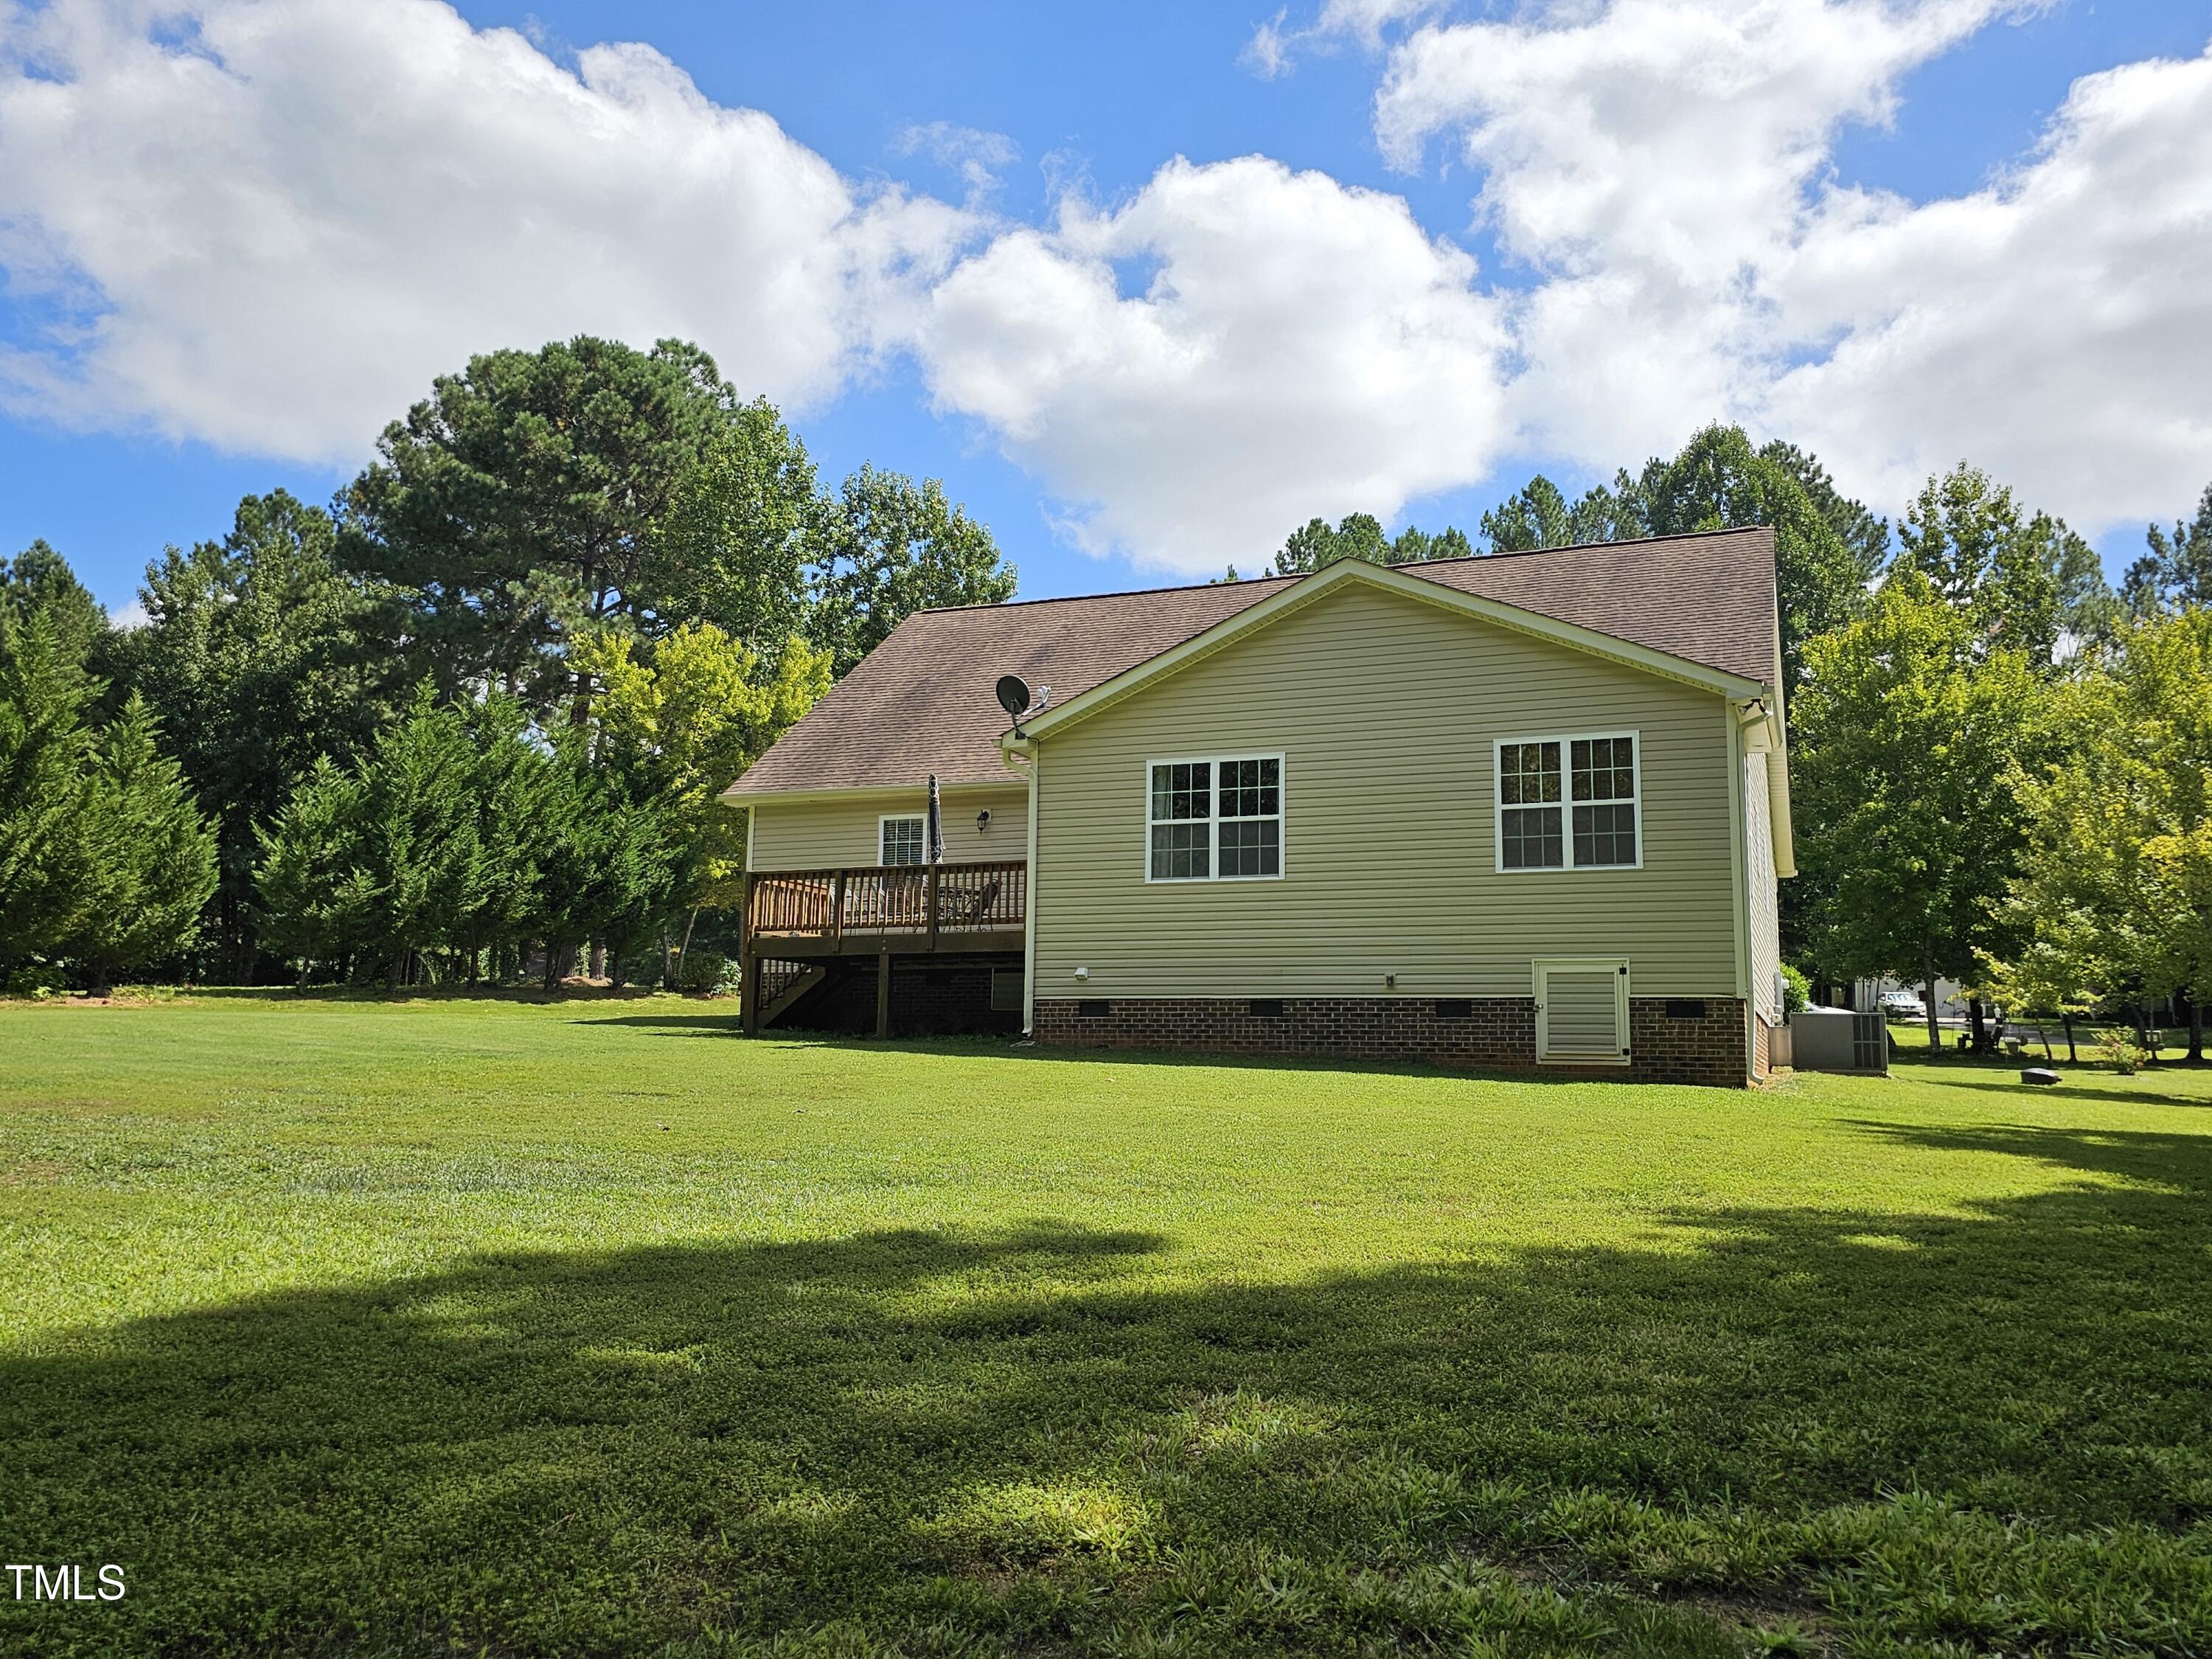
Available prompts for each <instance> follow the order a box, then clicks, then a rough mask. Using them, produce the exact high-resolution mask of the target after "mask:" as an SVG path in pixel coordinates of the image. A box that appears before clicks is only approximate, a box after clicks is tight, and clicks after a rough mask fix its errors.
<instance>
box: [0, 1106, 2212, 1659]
mask: <svg viewBox="0 0 2212 1659" xmlns="http://www.w3.org/2000/svg"><path fill="white" fill-rule="evenodd" d="M1862 1127H1863V1128H1864V1130H1865V1132H1866V1133H1870V1134H1879V1135H1882V1136H1885V1137H1889V1138H1891V1139H1899V1140H1905V1141H1907V1142H1910V1143H1911V1144H1913V1145H1916V1146H1924V1147H1927V1148H1929V1149H1934V1150H1942V1151H1952V1152H1976V1153H1990V1152H1995V1153H2001V1154H2004V1155H2008V1156H2013V1157H2018V1158H2027V1159H2031V1160H2033V1161H2036V1162H2037V1163H2039V1164H2045V1165H2047V1166H2051V1167H2056V1168H2062V1169H2065V1170H2073V1171H2075V1172H2078V1173H2079V1174H2080V1175H2081V1176H2083V1177H2084V1179H2083V1180H2082V1181H2081V1182H2072V1183H2069V1184H2067V1185H2065V1186H2063V1187H2062V1188H2059V1189H2057V1190H2054V1191H2049V1192H2044V1193H2040V1194H2035V1195H2033V1196H2027V1197H2021V1198H2014V1199H2007V1200H2002V1201H1997V1202H1991V1203H1988V1204H1984V1205H1982V1206H1978V1207H1977V1209H1976V1211H1975V1212H1974V1213H1973V1214H1972V1215H1971V1216H1967V1217H1960V1216H1959V1215H1951V1214H1945V1215H1925V1216H1923V1215H1903V1216H1900V1215H1896V1214H1886V1213H1857V1212H1848V1211H1819V1210H1798V1209H1790V1210H1776V1209H1765V1210H1762V1209H1750V1208H1720V1209H1711V1210H1704V1209H1683V1210H1679V1211H1676V1212H1672V1213H1670V1214H1668V1215H1666V1216H1664V1217H1663V1218H1661V1221H1660V1224H1659V1225H1660V1231H1661V1234H1662V1237H1659V1238H1657V1239H1656V1240H1655V1241H1654V1243H1652V1245H1651V1246H1650V1248H1644V1249H1630V1248H1620V1247H1607V1248H1570V1247H1565V1246H1557V1247H1546V1248H1534V1249H1522V1250H1519V1251H1516V1252H1514V1253H1512V1254H1510V1255H1485V1256H1483V1257H1481V1258H1480V1259H1476V1258H1474V1257H1468V1258H1464V1259H1461V1258H1450V1259H1441V1260H1435V1261H1422V1262H1417V1263H1405V1264H1400V1265H1397V1266H1393V1267H1384V1268H1381V1269H1377V1270H1373V1271H1365V1272H1357V1273H1350V1272H1347V1273H1333V1274H1328V1275H1326V1276H1322V1277H1317V1278H1312V1279H1292V1280H1270V1279H1267V1278H1266V1277H1265V1275H1264V1274H1258V1275H1245V1274H1239V1275H1237V1276H1236V1277H1234V1278H1194V1277H1192V1276H1189V1275H1188V1274H1186V1273H1183V1272H1182V1271H1181V1270H1180V1269H1179V1267H1178V1258H1177V1252H1176V1249H1175V1248H1174V1243H1173V1241H1172V1240H1170V1239H1168V1238H1165V1237H1161V1236H1159V1235H1158V1234H1156V1233H1152V1232H1148V1231H1143V1230H1141V1229H1135V1230H1125V1231H1114V1230H1094V1229H1087V1228H1084V1227H1079V1226H1073V1225H1060V1224H1055V1223H1054V1222H1052V1221H1049V1220H1041V1221H1032V1222H1027V1223H1024V1224H1022V1225H1018V1226H1013V1227H1009V1228H1005V1229H996V1230H976V1231H914V1230H905V1231H874V1232H863V1233H860V1234H855V1235H852V1236H849V1237H838V1238H832V1239H825V1240H821V1241H816V1242H806V1243H742V1242H736V1241H732V1242H730V1243H684V1244H667V1245H654V1246H651V1247H647V1248H635V1249H616V1250H609V1251H606V1252H602V1253H571V1254H545V1253H537V1252H520V1251H518V1252H499V1253H489V1254H484V1255H478V1256H476V1257H474V1258H472V1259H470V1260H467V1261H464V1262H462V1263H460V1264H459V1266H457V1267H453V1268H452V1269H451V1270H450V1271H447V1272H443V1273H436V1274H432V1275H428V1276H424V1277H420V1278H411V1279H394V1280H390V1281H386V1282H370V1283H366V1284H363V1285H355V1286H349V1287H339V1288H330V1289H322V1290H307V1291H288V1292H284V1293H280V1294H273V1295H269V1296H263V1297H253V1298H250V1299H246V1300H244V1301H240V1302H237V1303H234V1304H227V1305H223V1306H220V1307H215V1308H210V1309H206V1310H196V1311H193V1312H189V1313H184V1314H179V1315H174V1316H164V1317H160V1318H150V1319H145V1320H141V1321H138V1322H134V1323H132V1324H130V1325H128V1326H125V1327H123V1328H118V1329H115V1330H100V1331H87V1332H83V1333H81V1334H76V1335H75V1336H73V1337H70V1338H68V1339H66V1340H58V1341H57V1342H55V1343H53V1344H52V1345H50V1346H48V1347H47V1348H46V1349H45V1350H44V1351H41V1352H30V1353H24V1352H16V1353H14V1354H10V1355H8V1356H5V1357H0V1398H4V1399H5V1400H6V1401H7V1402H8V1407H9V1409H8V1411H7V1413H6V1414H5V1418H4V1421H0V1456H4V1462H5V1467H6V1468H8V1470H9V1480H8V1481H7V1482H6V1483H5V1486H4V1487H0V1537H4V1538H5V1539H6V1540H7V1541H8V1545H9V1549H10V1551H11V1552H21V1553H19V1554H16V1555H15V1556H14V1558H13V1559H40V1560H85V1561H117V1562H121V1563H124V1564H125V1565H126V1566H127V1568H128V1570H129V1571H130V1573H131V1596H130V1598H129V1600H127V1601H125V1602H123V1603H120V1604H118V1605H117V1606H116V1607H112V1608H106V1607H103V1608H100V1609H96V1610H93V1611H91V1612H88V1613H84V1614H82V1615H81V1616H77V1617H76V1618H75V1620H74V1622H70V1621H69V1620H65V1619H64V1618H62V1617H60V1616H57V1615H56V1614H55V1613H53V1611H52V1609H41V1608H38V1607H22V1606H15V1605H13V1604H9V1603H5V1602H0V1633H4V1634H5V1635H6V1636H7V1638H9V1639H10V1640H12V1641H14V1642H15V1643H16V1644H18V1646H17V1649H16V1650H19V1651H25V1652H29V1653H34V1654H47V1653H67V1652H75V1651H85V1652H94V1651H96V1652H100V1653H103V1654H105V1653H119V1654H132V1653H145V1654H155V1653H182V1652H216V1651H221V1652H224V1653H232V1652H268V1653H279V1652H281V1653H303V1652H325V1651H327V1652H339V1651H343V1652H361V1651H374V1652H384V1653H391V1654H399V1653H416V1652H425V1653H427V1652H428V1651H431V1650H440V1651H443V1650H446V1649H447V1646H448V1645H449V1644H450V1645H453V1646H461V1647H465V1648H467V1649H469V1650H486V1651H492V1652H497V1653H501V1654H541V1653H542V1654H549V1655H550V1654H561V1655H571V1654H574V1655H598V1654H606V1655H614V1654H627V1653H636V1652H643V1651H655V1652H686V1653H688V1652H706V1651H709V1650H712V1651H732V1650H736V1651H744V1650H749V1649H748V1644H753V1645H752V1649H751V1650H758V1651H762V1652H766V1651H769V1650H770V1649H771V1648H772V1647H774V1646H775V1644H779V1643H784V1642H792V1643H797V1644H799V1647H798V1648H797V1649H793V1648H789V1647H775V1650H776V1651H793V1650H804V1651H808V1652H821V1653H830V1652H836V1653H840V1654H843V1653H864V1652H883V1653H892V1652H899V1653H908V1654H920V1653H948V1654H949V1653H953V1652H959V1653H963V1654H981V1655H992V1654H1005V1655H1015V1654H1042V1653H1076V1652H1106V1651H1150V1652H1156V1653H1167V1652H1185V1653H1195V1654H1206V1655H1223V1656H1236V1655H1245V1654H1249V1655H1262V1654H1280V1653H1309V1652H1310V1653H1316V1654H1318V1653H1349V1652H1353V1651H1376V1652H1396V1651H1407V1652H1410V1651H1422V1652H1428V1651H1435V1650H1445V1649H1451V1650H1460V1649H1468V1648H1471V1647H1474V1646H1476V1645H1478V1644H1480V1643H1485V1642H1487V1643H1490V1644H1492V1645H1493V1647H1494V1648H1495V1649H1496V1650H1499V1651H1506V1652H1527V1653H1538V1652H1617V1653H1640V1654H1662V1653H1663V1654H1679V1655H1693V1654H1694V1655H1703V1656H1710V1659H1719V1656H1722V1655H1724V1654H1739V1653H1741V1651H1742V1644H1743V1642H1744V1640H1745V1636H1744V1632H1745V1630H1746V1629H1747V1628H1748V1627H1750V1626H1756V1625H1760V1624H1766V1625H1772V1624H1774V1623H1776V1622H1777V1621H1778V1620H1784V1619H1796V1620H1801V1621H1808V1622H1807V1628H1808V1630H1810V1631H1812V1632H1814V1636H1813V1637H1808V1638H1807V1639H1808V1641H1809V1640H1813V1639H1815V1638H1817V1639H1820V1640H1822V1641H1826V1640H1833V1641H1835V1642H1838V1643H1841V1644H1847V1645H1855V1646H1856V1645H1863V1646H1867V1647H1886V1648H1887V1649H1891V1650H1903V1649H1906V1648H1915V1649H1921V1650H1927V1649H1932V1648H1934V1647H1935V1646H1936V1645H1937V1644H1951V1645H1950V1647H1949V1648H1948V1649H1947V1651H1953V1652H1957V1653H1998V1652H2006V1653H2012V1652H2025V1651H2038V1652H2041V1651H2051V1652H2057V1651H2066V1650H2071V1651H2079V1652H2084V1653H2098V1652H2110V1653H2115V1654H2117V1653H2121V1652H2128V1653H2148V1654H2157V1655H2167V1656H2180V1655H2184V1654H2193V1653H2200V1652H2203V1651H2205V1650H2207V1649H2208V1647H2212V1570H2208V1551H2212V1532H2208V1517H2212V1449H2208V1448H2212V1437H2208V1435H2207V1432H2206V1431H2207V1428H2208V1425H2212V1335H2208V1333H2207V1328H2206V1322H2205V1320H2204V1318H2203V1310H2204V1309H2205V1308H2207V1307H2208V1306H2212V1213H2208V1209H2207V1206H2206V1205H2205V1204H2204V1202H2203V1199H2204V1197H2205V1195H2206V1194H2207V1193H2208V1192H2212V1138H2207V1137H2203V1136H2195V1135H2174V1134H2164V1135H2161V1134H2150V1133H2092V1132H2083V1131H2061V1130H2051V1129H2043V1128H2039V1127H2033V1126H2021V1127H2003V1128H1991V1129H1983V1130H1972V1131H1966V1130H1959V1131H1954V1130H1928V1129H1902V1128H1899V1127H1894V1126H1887V1125H1878V1124H1868V1125H1864V1126H1862ZM2091 1178H2093V1179H2091ZM1900 1494H1903V1496H1900ZM1631 1587H1632V1588H1631ZM809 1644H811V1645H809Z"/></svg>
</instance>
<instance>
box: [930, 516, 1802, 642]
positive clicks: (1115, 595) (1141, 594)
mask: <svg viewBox="0 0 2212 1659" xmlns="http://www.w3.org/2000/svg"><path fill="white" fill-rule="evenodd" d="M1773 528H1774V526H1772V525H1771V524H1735V525H1729V526H1724V527H1723V528H1721V529H1719V530H1676V531H1670V532H1668V533H1667V534H1666V535H1663V536H1624V537H1622V538H1620V539H1619V540H1618V541H1609V542H1563V543H1561V544H1559V546H1557V547H1516V548H1514V549H1513V550H1511V551H1510V552H1505V553H1463V554H1462V555H1460V556H1458V557H1457V558H1452V559H1408V560H1407V561H1405V562H1403V563H1401V564H1388V565H1383V566H1382V567H1381V568H1383V569H1385V570H1425V569H1427V568H1430V567H1431V566H1434V565H1443V564H1486V563H1488V562H1491V561H1492V560H1493V559H1525V558H1529V557H1531V556H1535V555H1538V554H1546V553H1587V552H1590V551H1592V550H1595V549H1597V548H1601V547H1644V546H1648V545H1650V544H1651V543H1653V542H1693V541H1701V540H1704V539H1705V538H1709V537H1715V536H1741V535H1744V534H1747V532H1751V531H1754V530H1771V529H1773ZM1339 562H1340V561H1338V560H1331V561H1330V563H1332V564H1334V563H1339ZM1327 568H1328V565H1323V566H1322V570H1326V569H1327ZM1319 574H1321V570H1297V571H1291V572H1289V573H1287V574H1282V573H1279V574H1275V575H1272V576H1239V577H1238V578H1237V580H1235V581H1233V582H1231V581H1223V580H1207V581H1202V582H1170V583H1169V584H1168V585H1167V586H1164V587H1115V588H1109V589H1108V590H1107V591H1106V592H1103V593H1054V594H1051V595H1049V596H1048V597H1046V598H1044V599H996V600H979V601H977V602H975V603H974V604H972V605H924V606H922V607H921V609H920V610H918V611H909V612H908V613H907V614H908V616H914V617H934V616H943V615H946V614H949V613H951V612H952V611H1014V610H1018V609H1021V608H1023V607H1024V606H1027V605H1073V604H1076V603H1078V602H1079V601H1080V600H1084V599H1143V598H1145V597H1146V596H1148V595H1150V594H1154V593H1194V592H1200V591H1202V590H1204V589H1206V588H1209V587H1249V586H1251V585H1252V584H1254V583H1255V582H1295V581H1304V580H1305V579H1306V578H1307V577H1308V576H1318V575H1319ZM901 620H902V621H903V620H904V618H902V619H901Z"/></svg>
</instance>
